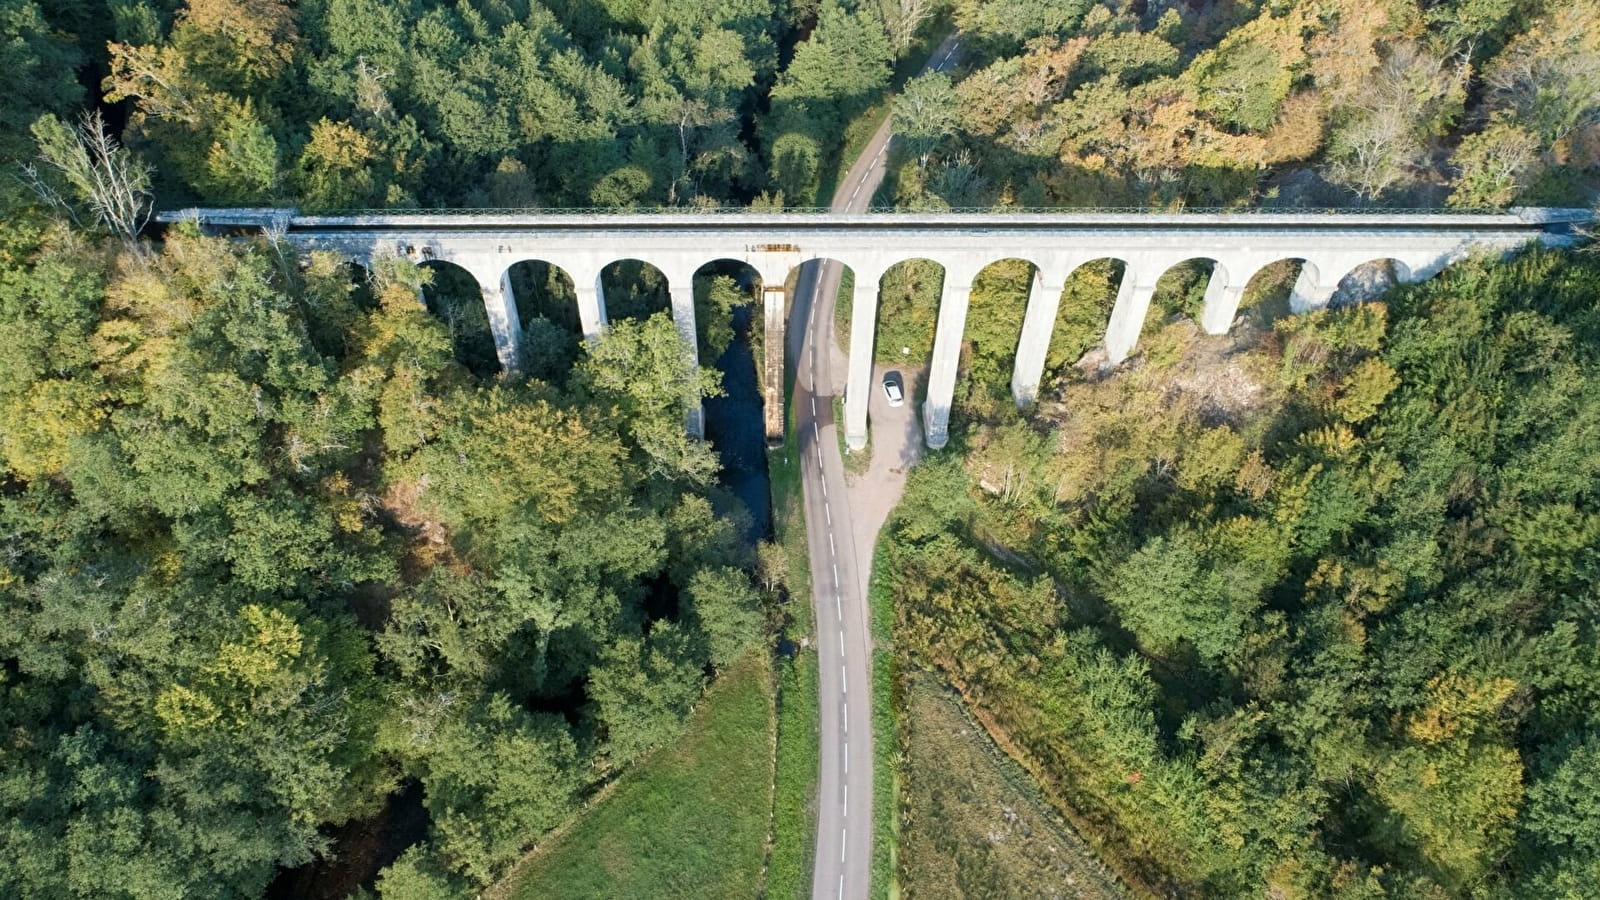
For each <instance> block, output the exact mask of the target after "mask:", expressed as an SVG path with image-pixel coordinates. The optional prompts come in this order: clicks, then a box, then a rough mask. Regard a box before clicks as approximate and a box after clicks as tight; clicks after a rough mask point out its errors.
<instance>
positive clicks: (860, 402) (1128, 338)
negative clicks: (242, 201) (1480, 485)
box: [160, 209, 1589, 448]
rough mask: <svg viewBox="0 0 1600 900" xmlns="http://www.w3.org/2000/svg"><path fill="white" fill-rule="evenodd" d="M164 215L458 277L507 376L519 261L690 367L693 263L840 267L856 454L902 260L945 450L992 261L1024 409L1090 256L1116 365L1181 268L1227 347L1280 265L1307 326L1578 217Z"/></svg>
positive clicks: (931, 409) (930, 420)
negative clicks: (1026, 282) (846, 280)
mask: <svg viewBox="0 0 1600 900" xmlns="http://www.w3.org/2000/svg"><path fill="white" fill-rule="evenodd" d="M160 218H161V220H163V221H167V222H174V221H179V220H183V219H198V220H199V222H200V223H201V225H202V226H203V227H207V228H209V229H212V230H234V231H237V230H241V229H244V230H253V229H257V228H259V229H262V230H264V231H267V232H268V233H269V234H271V235H273V236H274V237H277V238H279V239H283V240H287V241H288V242H289V243H291V244H292V245H294V246H296V247H297V248H299V249H300V250H302V251H311V250H326V251H332V252H335V253H338V254H341V255H343V256H345V257H347V258H349V259H351V260H353V261H356V262H360V263H363V264H367V265H370V264H371V262H372V260H373V259H374V258H375V257H377V256H380V255H382V254H397V255H400V256H403V257H406V258H409V259H411V260H413V261H415V262H418V263H425V262H429V261H438V262H441V263H452V264H455V265H458V266H460V267H462V268H463V269H465V270H466V271H467V272H469V273H471V275H472V276H473V277H474V278H475V279H476V280H477V282H478V285H479V286H480V288H481V289H482V292H483V299H484V303H485V305H486V307H487V309H488V317H489V324H490V327H491V328H492V329H493V331H494V338H495V344H496V348H497V351H498V353H499V357H500V361H501V364H502V366H503V367H504V368H505V369H506V370H508V371H514V370H515V369H516V368H517V366H518V362H519V354H520V348H519V336H520V332H521V329H520V324H519V321H518V315H517V306H516V303H515V300H514V298H513V297H512V295H511V286H510V285H511V282H510V270H511V267H512V266H513V265H515V264H516V263H518V262H523V261H541V262H545V263H549V264H550V265H552V266H556V267H559V268H560V269H562V270H563V271H564V272H565V273H566V274H567V276H568V277H569V278H571V279H572V284H573V286H574V288H575V289H576V294H577V303H578V314H579V319H580V321H581V323H582V327H583V331H584V333H585V336H586V337H588V338H591V339H593V338H595V337H597V336H598V335H599V334H600V332H601V331H602V330H603V329H604V328H605V326H606V302H605V292H604V288H603V286H602V285H601V283H600V273H601V270H602V269H603V268H604V267H605V266H607V265H609V264H610V263H612V262H616V261H619V260H627V259H633V260H640V261H642V262H646V263H649V264H651V265H653V266H655V267H656V268H657V269H658V270H659V271H660V272H661V273H662V275H664V276H665V279H666V283H667V286H668V292H669V295H670V297H671V307H672V316H673V319H674V321H675V322H676V323H677V326H678V331H679V332H680V334H681V335H682V337H683V342H684V359H685V364H686V365H693V364H696V363H697V362H698V360H697V358H696V357H697V354H696V349H695V348H696V342H695V321H694V316H695V311H694V299H693V293H692V289H691V281H692V279H693V277H694V274H695V273H696V272H697V271H698V270H699V269H700V268H701V267H702V266H704V265H706V264H707V263H710V262H713V261H717V260H737V261H739V262H742V263H745V264H747V265H749V266H750V267H751V268H752V269H754V270H755V272H756V273H757V275H759V277H760V278H761V280H762V282H763V284H764V285H765V289H766V290H768V291H774V292H776V291H778V290H780V289H781V286H782V285H784V284H785V283H786V282H787V280H788V278H789V276H790V274H791V273H792V272H793V271H794V270H795V268H796V267H797V266H799V265H801V264H802V263H805V262H808V261H812V260H824V259H831V260H836V261H838V262H840V263H843V264H844V265H847V266H849V267H850V268H851V269H852V270H853V271H854V274H855V294H854V298H853V302H852V307H851V310H852V312H851V325H850V334H851V341H850V348H849V354H850V364H849V380H848V384H847V389H846V392H845V435H846V439H847V441H848V442H849V444H850V445H851V446H852V447H855V448H860V447H863V446H865V444H866V441H867V401H868V397H869V396H870V392H871V391H872V390H873V384H872V367H873V332H874V329H875V326H876V323H877V303H878V286H879V281H880V279H881V278H882V276H883V274H884V273H885V272H886V271H887V270H888V269H889V268H890V267H891V266H893V265H894V264H896V263H898V262H902V261H905V260H909V259H919V258H920V259H927V260H931V261H933V262H935V263H937V264H939V265H940V266H941V267H943V269H944V283H943V288H942V295H941V299H940V305H939V313H938V323H937V326H936V330H935V337H934V348H933V357H932V365H931V368H930V371H929V375H928V381H927V396H926V400H925V401H924V403H923V410H922V412H923V418H922V421H923V428H924V434H925V437H926V440H927V443H928V445H929V446H930V447H941V446H943V445H944V443H945V441H946V439H947V429H948V426H949V420H950V405H951V401H952V396H953V393H954V388H955V382H956V369H957V365H958V363H959V360H960V355H961V345H962V340H963V330H964V325H965V322H966V315H967V301H968V295H969V293H970V291H971V287H972V283H973V279H974V278H976V277H977V275H978V273H979V272H980V271H982V270H983V269H984V267H986V266H988V265H989V264H991V263H994V262H997V261H1000V260H1004V259H1020V260H1025V261H1027V262H1029V263H1031V264H1032V265H1033V267H1034V275H1033V282H1032V289H1031V292H1030V296H1029V298H1028V302H1027V307H1026V312H1025V314H1024V318H1023V325H1022V337H1021V340H1020V342H1019V344H1018V346H1017V354H1016V367H1015V371H1014V373H1013V375H1012V379H1011V387H1012V392H1013V394H1014V396H1015V398H1016V401H1017V403H1018V404H1019V405H1024V406H1025V405H1027V404H1029V403H1031V402H1032V401H1033V398H1034V395H1035V392H1036V391H1037V389H1038V386H1039V380H1040V378H1041V376H1042V372H1043V369H1044V364H1045V357H1046V354H1047V351H1048V349H1049V346H1050V337H1051V332H1052V330H1053V326H1054V324H1055V321H1056V313H1057V304H1058V301H1059V299H1060V295H1061V291H1062V288H1063V285H1064V283H1065V282H1066V280H1067V278H1068V277H1069V276H1070V275H1071V274H1072V272H1073V270H1074V269H1076V268H1077V267H1079V266H1081V265H1083V264H1084V263H1087V262H1090V261H1092V260H1096V259H1105V258H1109V259H1114V260H1120V261H1121V262H1122V263H1123V264H1124V274H1123V276H1122V279H1121V283H1120V285H1119V287H1118V290H1117V297H1116V302H1115V305H1114V306H1113V308H1112V310H1111V315H1110V320H1109V321H1108V322H1107V324H1106V329H1105V349H1106V355H1107V358H1108V361H1109V362H1110V363H1112V364H1115V363H1118V362H1121V361H1122V360H1123V359H1125V358H1127V356H1128V355H1129V354H1130V353H1132V352H1133V349H1134V347H1135V345H1136V344H1137V343H1138V340H1139V331H1140V329H1141V327H1142V326H1143V324H1144V321H1145V315H1146V312H1147V310H1148V308H1149V305H1150V299H1151V296H1152V295H1153V294H1154V293H1155V288H1156V282H1157V280H1158V279H1160V277H1161V275H1162V274H1163V273H1164V272H1166V271H1167V270H1168V269H1170V268H1172V267H1173V266H1175V265H1177V264H1179V263H1181V262H1184V261H1187V260H1210V261H1211V262H1213V263H1214V267H1213V270H1212V275H1211V280H1210V282H1209V283H1208V286H1207V288H1206V292H1205V306H1204V312H1203V314H1202V316H1201V321H1200V325H1201V327H1202V328H1203V329H1204V330H1205V331H1206V332H1207V333H1210V334H1224V333H1226V332H1227V331H1228V329H1229V327H1230V326H1231V324H1232V322H1233V319H1234V315H1235V313H1236V311H1237V309H1238V306H1239V300H1240V297H1241V295H1242V294H1243V293H1244V290H1245V287H1246V285H1248V284H1249V282H1250V279H1251V277H1252V276H1253V275H1255V274H1256V273H1257V272H1259V271H1261V270H1262V269H1263V268H1264V267H1265V266H1267V265H1269V264H1272V263H1274V262H1278V261H1282V260H1295V261H1298V262H1300V264H1301V266H1300V274H1299V276H1298V280H1297V281H1296V282H1295V284H1294V287H1293V291H1292V294H1291V296H1290V305H1291V307H1292V309H1293V310H1294V311H1295V312H1305V311H1308V310H1312V309H1316V308H1319V307H1322V306H1325V305H1327V304H1328V302H1329V300H1330V299H1331V298H1332V297H1333V295H1334V293H1335V291H1336V290H1337V289H1338V288H1339V286H1340V283H1341V281H1342V280H1343V279H1345V277H1346V276H1347V275H1350V274H1351V273H1352V272H1354V271H1356V270H1357V269H1358V268H1360V267H1362V266H1364V264H1367V263H1371V262H1377V261H1388V262H1390V263H1392V265H1393V272H1394V276H1395V277H1396V278H1397V279H1398V280H1400V281H1408V282H1409V281H1420V280H1423V279H1426V278H1429V277H1431V276H1433V275H1434V274H1436V273H1437V272H1439V270H1441V269H1443V268H1444V267H1445V266H1446V265H1448V264H1449V263H1451V262H1453V261H1455V260H1457V259H1460V258H1462V257H1465V256H1467V255H1469V254H1474V253H1487V254H1504V253H1507V252H1509V251H1511V250H1514V249H1516V248H1518V247H1521V246H1523V245H1525V244H1527V243H1528V242H1530V241H1541V242H1543V243H1546V244H1567V243H1571V242H1572V241H1573V240H1574V237H1573V228H1574V226H1575V225H1576V224H1577V223H1581V222H1584V221H1587V219H1588V218H1589V216H1588V213H1587V212H1586V211H1581V210H1562V209H1521V210H1513V211H1511V212H1508V213H1501V214H1453V213H1432V212H1428V213H1417V212H1405V213H1360V212H1350V213H1339V214H1334V213H1330V212H1309V213H1308V212H1301V213H1278V212H1253V213H1177V214H1153V213H1074V212H1059V213H978V214H969V213H959V214H951V213H945V214H905V213H887V214H886V213H869V214H862V215H830V214H819V213H761V212H720V211H719V212H669V213H653V214H546V213H541V212H537V211H532V212H527V213H518V214H493V213H471V214H467V213H431V214H430V213H418V214H413V213H395V214H387V213H384V214H371V215H337V216H314V215H304V216H303V215H299V214H297V213H296V212H295V211H294V210H267V209H199V210H183V211H178V212H171V213H165V214H163V215H162V216H161V217H160ZM767 306H768V308H769V324H770V323H771V322H772V321H773V318H772V317H773V316H776V317H777V321H778V322H779V327H780V328H781V316H782V315H783V312H782V309H783V304H781V303H769V304H767ZM777 343H778V344H779V347H778V348H776V352H781V343H782V342H781V341H780V342H777ZM773 350H774V348H771V347H769V352H773ZM779 371H781V369H780V370H779ZM770 388H771V386H770V385H769V390H770ZM778 390H779V391H781V385H779V386H778ZM688 427H689V429H690V430H691V431H692V432H694V433H695V434H696V435H699V434H701V433H702V422H701V414H700V410H699V409H698V408H695V409H693V410H690V411H689V413H688Z"/></svg>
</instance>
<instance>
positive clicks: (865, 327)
mask: <svg viewBox="0 0 1600 900" xmlns="http://www.w3.org/2000/svg"><path fill="white" fill-rule="evenodd" d="M852 271H853V272H854V273H855V278H856V282H855V283H856V287H855V293H854V294H853V295H852V296H851V298H850V377H849V380H848V381H847V382H846V384H845V390H844V440H845V443H846V444H847V445H849V447H850V449H851V450H860V449H861V448H862V447H865V446H866V445H867V405H868V404H869V403H870V402H871V400H872V362H873V347H874V346H875V340H876V331H877V327H878V282H879V281H881V280H882V279H883V272H882V271H879V270H877V269H871V270H869V269H863V268H860V267H856V268H853V269H852ZM907 387H910V385H907Z"/></svg>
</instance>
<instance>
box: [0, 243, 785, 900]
mask: <svg viewBox="0 0 1600 900" xmlns="http://www.w3.org/2000/svg"><path fill="white" fill-rule="evenodd" d="M4 240H5V246H4V251H3V254H0V256H3V259H4V263H3V270H0V328H3V330H4V332H5V334H6V336H7V340H5V341H4V342H3V344H4V351H3V352H4V353H5V354H6V357H5V359H4V361H3V364H0V373H3V375H4V378H3V383H0V423H3V425H0V434H3V438H4V440H3V442H0V448H3V452H4V463H5V481H4V488H5V489H4V490H3V491H0V519H3V521H4V523H5V527H4V532H5V534H6V535H7V536H8V537H7V541H8V546H9V551H8V553H7V555H6V562H5V563H4V564H3V568H0V622H3V624H4V628H3V629H0V692H3V694H4V698H5V700H4V702H3V703H0V710H3V712H0V717H3V718H4V720H5V729H4V731H5V734H6V738H5V740H4V742H3V743H0V769H3V772H4V778H3V779H0V810H3V815H0V821H3V822H4V825H0V846H4V847H5V848H6V853H5V855H6V857H7V859H8V861H9V862H8V865H6V866H4V867H0V883H3V884H5V885H6V886H7V887H9V888H11V889H12V890H13V891H14V892H16V893H19V894H24V895H33V894H73V895H84V896H89V895H94V896H124V895H125V896H154V895H162V896H170V895H210V896H216V895H219V894H221V895H241V896H254V895H258V894H259V893H260V892H261V890H262V888H263V887H264V886H265V884H266V883H267V881H268V880H269V879H271V878H272V877H273V875H274V874H275V873H276V872H277V871H278V870H279V869H280V868H282V867H287V866H295V865H298V864H301V863H304V862H307V861H309V860H311V859H312V858H313V857H314V856H316V855H318V854H321V853H323V852H325V851H326V849H327V846H328V837H327V831H326V829H327V828H328V826H331V825H337V824H339V823H342V822H346V821H348V820H350V819H352V818H358V817H361V816H366V815H371V814H372V813H374V812H375V811H376V810H377V808H378V807H379V806H380V805H381V804H382V803H383V802H384V798H385V795H387V794H388V793H389V792H390V791H392V790H393V789H394V788H395V786H396V785H397V784H398V783H400V782H401V781H403V780H407V779H417V780H420V782H421V784H422V786H423V789H424V792H425V798H426V806H427V809H428V811H429V812H430V813H431V820H432V831H431V833H432V841H431V842H430V843H429V844H428V845H426V846H424V847H422V848H419V849H418V850H416V851H414V852H413V853H411V854H409V855H408V856H407V857H406V861H405V866H403V867H402V868H401V869H400V870H397V872H398V873H399V874H397V876H396V877H397V878H398V879H399V881H398V882H397V884H402V885H403V884H405V883H407V880H408V878H414V877H417V878H420V877H422V875H421V874H419V873H421V872H432V873H433V875H434V876H436V878H437V882H436V883H437V884H444V885H465V884H469V883H483V882H485V881H487V880H489V879H491V878H493V877H494V876H495V875H496V874H497V873H498V872H499V871H501V869H502V868H503V867H504V865H505V864H506V863H507V862H508V861H509V860H511V859H513V858H515V856H516V855H517V854H518V853H519V852H520V851H521V849H522V848H523V847H524V846H526V845H527V844H528V843H529V842H530V841H531V840H533V839H534V838H536V837H537V836H538V835H539V834H540V833H541V832H542V831H544V830H546V829H549V828H550V827H552V826H554V825H555V824H557V823H559V822H560V821H562V820H563V819H564V818H565V817H567V816H568V815H570V814H571V813H572V811H573V810H574V808H575V806H576V804H577V801H578V798H579V796H580V794H581V792H582V791H584V790H585V789H587V788H588V787H590V786H591V785H592V784H593V782H594V780H595V777H596V773H601V774H603V773H605V772H607V771H609V770H612V769H614V768H616V767H618V766H621V765H622V764H624V763H626V762H627V761H629V760H631V759H633V758H634V757H636V756H638V755H639V754H640V753H642V752H645V751H647V750H649V749H651V748H653V747H655V746H659V745H660V744H661V743H662V742H663V741H666V740H668V739H670V738H671V737H672V736H673V735H674V734H675V733H676V730H677V729H678V728H679V726H680V724H681V722H682V720H683V717H684V716H685V714H686V713H687V710H688V708H689V706H690V704H692V703H693V701H694V700H695V699H696V698H697V697H698V696H699V692H700V690H701V689H702V687H703V685H704V682H705V678H706V674H707V672H708V671H709V670H710V669H711V668H714V667H716V666H721V665H725V664H727V663H728V662H731V661H732V659H733V658H734V657H736V656H737V655H738V654H739V652H740V651H741V650H742V649H743V648H745V647H747V646H749V644H750V643H751V642H752V641H753V640H754V639H755V638H756V637H757V635H758V633H759V630H760V624H761V619H760V616H759V612H758V609H757V606H756V603H757V598H756V593H755V589H754V587H753V586H752V584H751V582H750V578H749V576H748V575H746V574H744V572H743V571H741V569H742V568H749V567H751V566H753V560H752V559H751V558H750V551H749V550H748V549H747V547H746V546H745V545H744V544H743V543H742V542H741V540H740V534H741V530H740V529H741V526H740V524H739V523H740V521H741V516H740V515H738V514H736V513H733V510H732V508H731V507H729V504H732V503H735V502H736V501H732V500H729V499H727V498H726V497H724V496H722V495H721V494H718V495H716V496H715V497H711V496H710V495H708V494H707V493H706V492H707V486H708V484H709V482H710V481H711V477H712V475H714V473H715V471H716V466H717V462H716V459H715V457H714V456H713V455H712V454H711V453H710V452H709V451H708V450H707V449H706V448H705V447H704V445H702V444H699V443H698V442H693V441H689V440H687V439H686V438H685V437H684V433H683V410H684V408H685V407H684V404H685V403H687V402H689V401H690V399H691V398H695V399H697V398H698V396H699V392H701V391H703V390H706V389H709V385H710V382H709V381H708V380H707V379H704V378H700V377H699V376H696V378H695V379H690V378H689V377H688V376H687V375H685V374H684V372H685V370H684V366H683V357H682V354H681V351H680V346H681V345H680V344H679V343H678V337H677V332H676V330H675V328H674V326H673V325H672V323H671V322H670V320H668V319H666V318H665V317H663V316H657V317H656V318H652V319H649V320H646V321H644V322H641V323H638V324H637V325H636V326H633V327H629V326H623V325H619V326H618V327H617V328H616V329H615V331H614V334H615V338H614V339H613V338H611V337H608V338H606V339H604V340H602V341H600V342H599V343H598V344H597V345H595V346H593V347H592V348H590V350H589V351H588V352H586V353H585V358H584V360H583V361H582V362H581V363H580V370H581V371H580V373H579V374H578V376H576V377H574V379H573V387H572V388H571V389H570V390H564V389H559V388H555V387H551V386H549V385H546V384H544V383H542V382H538V381H517V380H505V379H495V380H493V381H488V382H485V381H480V380H479V379H477V378H475V377H474V376H472V375H470V374H468V373H467V372H466V371H465V370H464V369H463V368H462V367H461V366H460V365H459V364H458V363H457V362H455V360H454V358H453V356H452V352H451V343H450V339H449V335H448V333H447V331H446V326H445V324H444V323H443V322H441V321H440V320H439V319H438V318H436V317H434V316H432V315H430V314H429V313H428V312H427V311H426V310H425V309H424V308H423V307H422V306H420V305H419V304H418V303H417V299H416V284H417V283H418V282H419V281H420V278H419V276H418V275H417V273H416V272H415V271H414V270H411V269H409V267H407V266H406V265H405V264H404V263H400V262H398V261H394V262H389V263H385V264H383V265H380V266H379V267H378V271H377V272H375V273H374V275H373V278H372V281H371V282H370V284H358V283H356V282H354V281H352V280H351V277H350V272H349V270H348V269H347V268H344V267H342V266H340V265H338V264H337V262H336V261H334V260H332V259H330V258H326V257H314V258H312V259H311V260H309V264H308V265H307V266H306V267H304V268H301V267H299V266H296V265H294V264H293V260H288V261H287V264H286V261H285V260H284V258H283V257H281V256H280V255H279V254H278V252H277V251H276V250H275V249H273V248H271V247H269V246H265V245H260V246H251V245H244V244H230V243H228V242H226V241H225V240H223V239H218V238H204V237H200V236H199V235H197V234H194V233H191V232H189V231H187V230H185V229H176V230H174V231H171V232H169V233H168V235H167V237H166V240H165V242H164V244H163V246H162V247H161V248H160V251H159V252H158V253H149V254H147V255H138V254H132V253H118V252H114V250H113V248H114V247H120V245H107V244H103V243H99V242H98V239H96V238H93V237H86V236H84V235H82V234H80V233H76V232H74V231H72V230H71V229H70V228H68V227H66V226H63V225H60V224H51V223H48V222H45V221H42V220H39V219H37V218H31V217H23V218H22V219H21V220H20V221H19V222H18V224H17V227H15V228H12V229H9V230H8V231H7V232H6V233H5V238H4ZM652 343H653V345H655V346H657V347H658V350H659V352H653V353H652V352H646V350H645V349H644V348H645V347H646V346H647V345H651V344H652ZM619 367H626V372H625V374H626V375H627V376H629V377H627V378H623V377H621V376H622V375H623V374H624V373H623V372H621V371H619ZM627 384H642V385H650V386H653V387H654V388H655V389H656V390H657V391H658V393H656V394H650V395H648V396H632V395H630V394H628V393H627V392H626V391H624V390H623V389H622V388H620V387H618V386H619V385H627ZM418 867H420V868H418ZM454 889H455V888H454V887H451V888H450V890H454ZM397 890H399V889H398V888H397Z"/></svg>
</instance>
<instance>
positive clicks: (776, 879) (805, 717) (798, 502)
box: [766, 403, 820, 900]
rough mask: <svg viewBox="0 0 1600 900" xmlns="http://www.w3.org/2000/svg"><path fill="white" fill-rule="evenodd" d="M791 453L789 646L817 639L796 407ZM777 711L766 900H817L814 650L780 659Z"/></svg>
mask: <svg viewBox="0 0 1600 900" xmlns="http://www.w3.org/2000/svg"><path fill="white" fill-rule="evenodd" d="M789 409H790V413H789V416H788V422H789V427H788V432H787V438H786V440H785V441H784V445H783V446H782V447H780V448H778V449H776V450H772V451H770V452H769V453H768V454H767V474H768V477H769V479H770V481H771V485H772V525H773V539H774V540H775V541H776V542H777V544H778V546H780V547H782V548H783V552H784V558H785V560H786V561H787V563H788V566H787V573H788V575H787V588H788V596H789V601H788V603H787V604H786V606H785V607H784V609H783V610H782V611H781V614H780V615H781V619H782V621H781V623H780V639H782V640H785V641H786V642H787V644H786V646H788V645H794V644H798V643H799V641H800V639H801V638H802V637H803V636H807V635H810V634H811V632H812V623H813V620H814V613H813V610H812V608H811V570H810V565H809V556H808V554H807V552H806V522H805V512H804V506H803V503H802V498H801V486H800V451H799V447H798V441H797V440H796V437H795V424H794V413H793V409H794V405H793V404H792V403H791V404H789ZM775 687H776V691H775V692H776V695H777V706H778V746H777V770H776V779H775V782H776V783H775V786H774V802H773V809H772V834H771V841H770V845H769V852H768V857H767V879H766V895H767V896H768V897H773V898H782V900H789V898H795V897H808V896H810V895H811V867H812V855H813V845H814V843H815V841H816V836H817V825H816V823H817V769H818V766H819V764H820V759H819V756H818V752H817V746H818V742H819V741H820V737H819V730H820V724H819V722H820V719H819V715H820V714H819V712H818V700H817V657H816V654H815V653H813V652H811V651H809V650H807V651H800V652H797V653H795V654H794V655H793V656H792V657H788V658H786V657H783V656H780V658H779V659H778V662H777V664H776V679H775Z"/></svg>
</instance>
